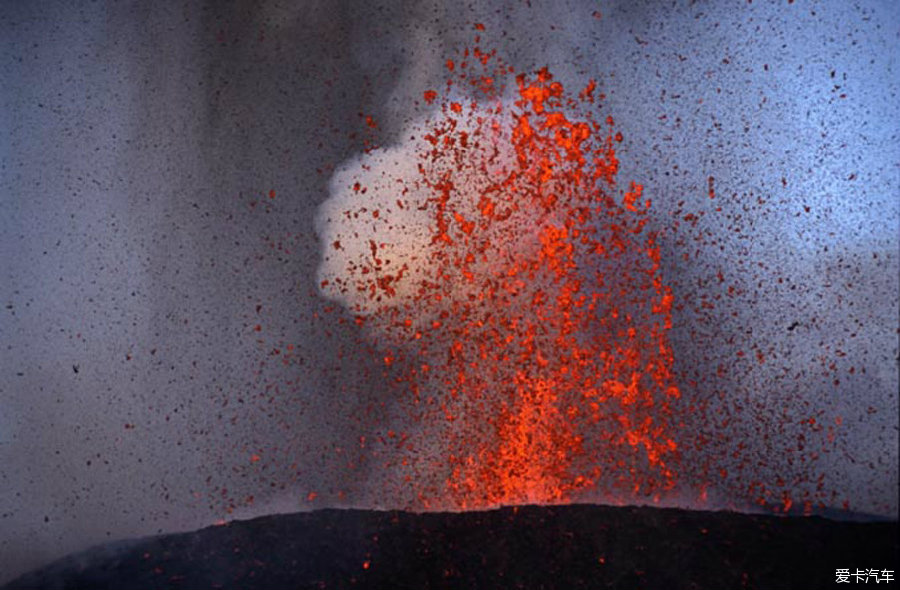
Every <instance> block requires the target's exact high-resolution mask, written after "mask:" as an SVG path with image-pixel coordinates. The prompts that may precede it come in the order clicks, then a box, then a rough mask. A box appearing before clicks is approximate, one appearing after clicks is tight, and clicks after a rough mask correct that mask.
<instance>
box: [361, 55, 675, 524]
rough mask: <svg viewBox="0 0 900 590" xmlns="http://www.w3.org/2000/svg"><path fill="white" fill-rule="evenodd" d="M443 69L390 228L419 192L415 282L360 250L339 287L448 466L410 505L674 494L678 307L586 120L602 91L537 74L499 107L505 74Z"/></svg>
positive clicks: (635, 206)
mask: <svg viewBox="0 0 900 590" xmlns="http://www.w3.org/2000/svg"><path fill="white" fill-rule="evenodd" d="M477 42H478V41H477V38H476V43H477ZM447 67H448V69H449V70H451V72H453V74H452V75H453V76H454V78H453V79H451V80H449V81H448V83H447V88H446V92H445V95H444V96H445V98H444V99H443V103H442V108H441V115H440V116H439V117H438V118H437V119H435V120H432V121H431V123H430V124H429V127H430V129H429V131H428V133H427V134H426V135H425V137H424V139H425V140H426V141H427V144H428V146H429V149H427V150H425V151H424V152H423V153H421V154H419V163H418V171H419V178H418V179H417V180H416V182H415V184H416V187H411V186H406V184H404V182H405V181H404V182H401V179H397V180H398V183H399V184H402V185H403V187H402V189H401V190H398V197H399V198H398V199H397V202H396V206H397V208H398V209H400V210H403V209H404V207H411V206H414V205H413V204H412V203H410V202H407V203H404V197H403V195H405V194H406V193H407V191H411V190H419V191H421V190H425V191H427V192H428V194H429V197H428V198H427V199H426V200H425V201H424V203H425V204H424V205H421V204H420V205H419V207H420V209H421V208H422V207H426V208H427V212H428V217H429V219H430V225H429V227H428V232H429V234H428V240H427V242H428V249H427V256H428V260H427V264H425V265H424V266H425V268H419V269H415V270H414V269H411V268H410V267H409V265H408V264H406V263H403V264H398V263H397V262H395V263H394V264H393V265H392V264H391V261H390V260H389V259H388V258H389V257H388V256H387V255H384V256H383V255H381V254H380V252H390V251H391V250H390V247H389V246H390V245H389V244H386V243H379V242H377V241H376V240H371V241H370V243H369V248H370V250H371V260H370V263H369V264H367V265H366V266H364V267H361V266H354V267H353V268H352V269H348V272H349V274H350V275H351V276H350V280H348V281H347V283H346V284H345V285H344V286H343V288H351V289H354V290H357V291H358V294H363V295H364V296H365V297H366V298H368V299H369V300H371V302H372V303H373V305H372V306H358V309H357V311H359V312H360V317H359V321H360V323H365V325H366V327H367V330H369V333H370V334H374V335H376V336H375V337H376V338H378V339H379V342H378V344H379V347H380V351H379V353H378V354H380V355H382V357H383V359H382V360H383V362H384V364H385V366H386V367H387V368H388V370H390V371H391V372H392V375H393V376H394V378H395V379H396V380H397V381H398V382H402V385H403V387H404V388H405V389H406V390H407V391H408V392H409V397H408V399H407V400H405V401H404V402H403V403H404V405H405V407H406V409H407V411H408V412H409V415H410V416H411V417H413V419H414V420H415V422H416V423H418V424H420V425H422V430H423V432H426V433H428V436H430V437H439V438H440V440H441V443H440V444H441V449H442V450H441V452H440V455H441V460H442V461H445V465H442V466H434V464H433V459H434V458H433V457H429V458H428V459H421V458H418V459H417V458H416V457H411V458H410V460H409V462H408V464H409V465H410V467H409V468H410V469H412V470H415V469H421V468H423V465H424V463H423V461H427V462H428V467H427V468H428V469H429V470H431V471H432V472H434V470H437V471H438V472H440V473H441V474H442V475H441V476H440V477H439V479H441V480H443V484H441V485H438V486H431V487H429V486H426V485H424V484H423V486H422V489H421V490H420V491H419V498H420V499H421V501H422V502H423V504H424V506H425V507H428V506H429V505H433V504H440V505H444V506H446V505H448V504H449V505H451V506H456V507H458V508H479V507H488V506H496V505H502V504H517V503H524V502H528V503H557V502H567V501H571V500H573V499H575V498H577V497H578V494H579V493H580V492H584V491H587V490H596V491H598V492H599V493H601V494H603V495H604V496H605V497H607V498H609V497H617V498H622V499H627V498H631V497H634V496H635V495H638V494H640V495H641V496H648V495H650V496H652V495H656V494H660V493H662V492H664V491H665V490H668V489H672V488H673V487H674V486H675V484H676V480H677V477H678V468H677V462H678V445H677V443H676V440H675V438H676V436H675V434H674V432H675V431H676V430H677V427H676V425H675V422H676V418H675V417H674V412H673V406H672V402H673V400H674V399H675V398H678V397H679V395H680V394H679V390H678V387H677V385H676V383H675V380H674V377H673V374H672V366H673V362H674V361H673V353H672V349H671V347H670V345H669V341H668V338H667V333H668V331H669V329H670V327H671V307H672V301H673V296H672V293H671V290H670V289H669V287H667V286H666V283H665V281H664V280H663V277H662V276H661V273H660V250H659V247H658V246H657V242H656V235H655V233H654V232H653V231H650V229H649V228H648V227H646V226H647V223H648V216H647V214H648V210H649V209H650V206H651V203H650V200H649V199H647V198H645V196H644V195H643V194H642V188H641V186H640V185H637V184H631V186H630V188H629V189H628V190H627V191H624V193H623V192H621V191H619V190H618V189H617V188H616V182H615V178H616V173H617V167H618V161H617V159H616V152H615V143H616V141H617V140H618V141H621V135H620V134H617V133H614V127H613V126H614V121H613V120H612V118H610V117H607V118H606V119H605V120H603V121H598V120H595V117H594V116H593V112H594V111H595V110H596V108H597V105H596V104H595V96H594V93H595V89H596V84H595V83H594V82H593V81H591V82H590V83H589V84H588V85H587V87H585V88H583V89H579V90H580V91H579V92H577V94H576V95H574V96H573V95H572V93H570V92H568V91H567V90H566V89H565V88H564V86H563V84H561V83H560V82H559V81H556V80H554V78H553V76H552V75H551V73H550V72H549V71H548V70H547V69H546V68H545V69H542V70H540V71H538V72H536V73H535V74H533V75H526V74H519V75H518V76H515V84H516V86H515V90H514V92H515V100H514V101H513V102H511V103H510V102H504V101H502V100H500V98H499V97H500V93H502V92H503V88H504V85H501V84H498V81H500V80H504V79H506V78H511V77H512V76H513V75H514V72H513V69H512V68H511V67H508V66H506V65H505V64H503V63H502V62H500V61H499V60H498V59H497V58H496V56H495V55H494V53H486V52H483V51H482V50H481V49H480V48H478V47H476V48H475V49H474V50H472V51H471V52H470V51H469V50H466V51H465V53H464V55H463V58H462V60H461V61H460V63H458V64H457V63H454V62H452V61H451V62H448V64H447ZM476 70H478V72H477V73H476ZM454 85H465V86H468V87H469V88H470V92H471V93H474V94H475V96H476V98H475V99H472V98H467V99H466V100H460V99H458V98H457V99H454V94H455V93H456V92H457V91H456V90H455V88H454ZM424 97H425V99H426V101H428V102H432V101H435V100H439V99H440V96H439V94H438V93H437V92H436V91H433V90H430V91H427V92H425V93H424ZM407 184H408V183H407ZM398 219H402V217H398ZM395 222H398V221H396V220H395ZM398 266H399V267H398ZM411 282H412V284H410V283H411ZM375 303H377V305H374V304H375ZM372 309H375V310H377V311H374V312H373V311H371V310H372ZM364 310H366V311H367V312H368V313H367V314H363V313H362V312H363V311H364ZM432 446H433V445H432ZM404 464H407V461H404ZM410 481H412V482H413V485H415V481H416V478H415V477H411V478H410Z"/></svg>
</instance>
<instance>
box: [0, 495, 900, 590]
mask: <svg viewBox="0 0 900 590" xmlns="http://www.w3.org/2000/svg"><path fill="white" fill-rule="evenodd" d="M898 549H900V545H898V523H897V521H889V522H846V521H845V522H838V521H835V520H829V519H826V518H822V517H819V516H810V517H779V516H770V515H751V514H740V513H734V512H699V511H687V510H680V509H672V508H653V507H609V506H598V505H570V506H522V507H516V508H513V507H509V508H502V509H498V510H492V511H486V512H462V513H409V512H380V511H367V510H337V509H329V510H319V511H315V512H306V513H298V514H284V515H273V516H265V517H262V518H256V519H253V520H247V521H234V522H231V523H229V524H227V525H222V526H213V527H209V528H205V529H202V530H199V531H196V532H192V533H183V534H173V535H164V536H158V537H149V538H145V539H140V540H133V541H125V542H120V543H113V544H111V545H104V546H100V547H95V548H93V549H90V550H88V551H85V552H83V553H79V554H76V555H72V556H69V557H66V558H64V559H62V560H59V561H57V562H55V563H53V564H51V565H49V566H47V567H45V568H42V569H40V570H37V571H34V572H32V573H29V574H27V575H25V576H22V577H20V578H18V579H17V580H14V581H13V582H11V583H10V584H8V585H7V586H5V587H4V590H11V589H17V590H18V589H20V588H60V589H73V590H74V589H91V590H98V589H103V588H110V589H117V590H128V589H132V588H133V589H142V590H149V589H157V588H159V589H161V588H185V589H201V588H210V589H212V588H235V589H238V588H240V589H254V588H260V589H267V590H268V589H281V588H316V589H319V588H379V589H381V588H384V589H398V588H411V589H412V588H414V589H427V588H486V589H491V590H493V589H498V588H567V589H568V588H622V589H626V588H627V589H635V588H644V589H654V588H660V589H666V590H675V589H679V588H684V589H689V588H690V589H699V588H717V589H722V588H735V589H736V588H760V589H770V588H778V589H780V588H802V589H804V590H809V589H815V588H832V587H834V584H835V582H836V571H837V569H839V568H840V569H846V570H849V571H850V572H851V574H855V573H856V572H857V570H858V569H859V570H861V571H869V570H876V569H877V570H878V572H879V574H878V575H879V576H882V575H883V571H884V570H890V571H891V572H892V573H891V574H890V575H891V577H892V581H891V582H890V584H898V583H900V582H898V581H897V574H898V572H897V569H898V568H897V565H898V561H900V560H898ZM850 583H851V584H852V583H857V582H856V579H855V578H854V577H853V575H851V577H850ZM858 583H863V582H861V581H860V582H858ZM867 583H873V584H874V583H876V582H875V579H874V578H871V579H869V580H868V582H867Z"/></svg>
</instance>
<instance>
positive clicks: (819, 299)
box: [0, 0, 900, 583]
mask: <svg viewBox="0 0 900 590" xmlns="http://www.w3.org/2000/svg"><path fill="white" fill-rule="evenodd" d="M595 12H597V14H596V15H595V14H594V13H595ZM474 22H481V23H484V24H485V25H486V29H487V30H486V32H485V33H484V39H485V41H484V45H485V46H488V47H494V48H496V49H497V50H498V52H499V53H500V54H502V55H504V56H505V59H506V60H507V61H509V62H510V63H512V64H513V65H514V66H515V67H516V69H517V71H525V72H527V71H530V70H534V69H536V68H538V67H541V66H544V65H547V66H549V67H550V69H551V71H552V72H554V74H556V75H557V76H558V78H559V79H560V80H562V81H563V82H564V83H566V84H567V85H571V87H573V88H576V87H579V86H581V85H583V84H584V83H585V82H586V81H587V79H588V78H596V79H597V80H598V83H599V85H600V90H602V91H603V92H605V93H606V94H607V96H608V98H607V100H606V101H605V104H604V109H605V111H604V112H605V113H608V114H611V115H612V116H614V117H615V119H616V124H617V128H618V129H619V130H621V131H622V132H623V134H624V136H625V141H624V142H623V143H622V145H621V149H620V150H619V159H620V161H621V169H620V174H619V179H620V182H622V183H627V182H628V181H629V180H636V181H638V182H643V184H644V186H645V194H647V195H648V196H650V197H651V198H652V199H653V200H654V211H655V213H654V215H656V217H655V219H654V224H655V225H656V226H658V227H659V228H668V227H671V225H672V219H673V215H674V212H676V211H677V210H679V209H684V210H685V212H688V211H697V210H700V209H704V210H706V211H707V214H706V215H705V216H704V217H703V218H702V219H701V220H700V222H699V223H698V225H697V226H696V227H695V228H693V230H691V231H690V232H685V231H681V233H679V234H678V235H675V234H672V233H669V234H667V235H668V236H669V237H668V238H667V239H666V241H664V243H663V244H662V246H663V252H664V266H663V269H662V271H663V274H664V276H666V278H667V280H668V281H669V282H670V283H671V284H672V285H673V288H674V289H675V294H676V297H677V300H678V301H679V303H680V304H682V305H683V307H682V308H681V309H680V310H679V311H678V312H677V313H676V314H675V317H674V323H675V325H674V328H673V331H672V334H671V339H672V343H673V346H674V349H675V351H676V363H677V365H678V366H677V368H678V369H679V370H680V371H681V374H682V375H683V379H684V382H683V383H682V390H683V391H684V395H685V397H690V398H691V399H695V400H709V401H710V403H711V404H712V405H713V407H714V412H712V414H715V415H718V416H721V417H722V418H723V419H725V418H729V419H730V422H729V423H730V426H727V427H723V426H722V425H721V423H720V424H710V425H708V432H707V434H709V435H710V436H712V437H713V438H714V439H716V440H715V442H714V443H713V446H712V447H710V449H712V450H711V451H707V452H709V453H714V454H716V455H719V457H717V458H716V460H715V464H716V465H717V466H720V467H730V468H731V470H730V471H731V475H729V476H728V477H725V478H722V479H721V480H717V481H716V482H715V483H714V485H713V486H712V487H713V489H712V490H711V493H712V494H713V495H715V496H716V498H717V500H716V501H717V502H719V503H720V505H723V506H736V507H739V506H742V505H745V504H746V502H747V499H746V498H744V497H740V496H738V495H735V492H734V490H735V489H737V488H740V487H741V485H743V484H744V483H745V480H743V479H742V478H743V477H744V475H737V474H735V472H734V467H735V463H733V462H732V460H731V459H728V457H729V456H730V455H729V453H731V452H732V451H733V450H734V448H735V444H736V443H735V441H738V440H740V441H744V443H745V444H744V446H745V448H744V449H743V450H742V451H741V452H742V453H743V457H744V459H742V460H744V461H750V462H754V467H753V468H752V470H753V471H754V476H755V477H756V478H758V479H762V480H765V481H772V480H774V479H776V478H777V477H784V478H786V479H789V480H790V479H792V478H795V477H796V478H798V479H802V476H809V474H811V473H813V472H814V473H815V474H818V473H825V474H826V482H827V489H828V490H833V491H834V495H833V499H834V505H835V506H840V504H841V503H842V502H843V500H844V499H849V500H850V504H851V508H853V509H855V510H859V511H862V512H870V513H876V514H886V515H896V511H897V483H898V482H897V479H898V476H897V460H898V448H897V420H898V419H897V415H898V399H897V391H898V375H897V354H898V353H897V334H898V320H897V318H898V312H900V310H898V291H900V288H898V276H900V266H898V234H900V227H898V224H900V147H898V146H900V122H898V119H897V117H896V105H897V103H898V96H897V93H898V82H897V80H900V76H898V73H897V71H896V70H897V67H898V57H900V55H898V54H900V10H898V8H897V6H896V5H895V3H894V2H890V1H884V2H875V1H871V2H855V3H854V2H844V1H837V0H835V1H830V2H810V1H806V0H797V1H795V2H788V0H783V1H770V2H762V1H757V2H752V3H750V2H747V3H744V2H737V1H734V2H676V3H667V2H633V1H627V2H626V1H622V2H598V3H596V4H594V3H589V2H568V3H562V4H561V3H560V2H558V1H553V2H549V1H548V2H543V1H538V0H534V1H532V2H493V3H492V2H474V3H454V2H446V3H439V2H421V3H415V2H385V3H377V2H354V1H334V0H327V1H326V0H321V1H319V2H299V3H290V2H284V3H279V2H242V1H235V2H226V3H222V2H209V3H208V5H206V6H204V5H203V4H202V3H184V4H177V5H176V4H175V3H152V4H146V3H136V2H127V3H115V4H114V3H104V2H94V3H71V2H51V1H47V2H5V3H3V5H2V7H0V101H2V103H0V104H2V106H0V207H2V215H0V254H2V255H0V304H2V308H0V346H2V354H0V583H2V582H3V581H5V580H7V579H9V578H12V577H13V576H15V575H16V574H19V573H21V572H23V571H25V570H27V569H30V568H32V567H35V566H38V565H40V564H42V563H44V562H46V561H48V560H50V559H54V558H56V557H60V556H62V555H63V554H65V553H68V552H71V551H74V550H78V549H82V548H85V547H87V546H90V545H93V544H96V543H101V542H105V541H107V540H111V539H118V538H124V537H133V536H139V535H147V534H154V533H157V532H168V531H174V530H184V529H193V528H198V527H201V526H206V525H209V524H211V523H213V522H215V521H216V520H218V519H220V518H231V517H234V516H240V517H244V516H251V515H255V514H261V513H266V512H272V511H292V510H300V509H307V508H310V507H320V506H326V505H358V506H378V507H384V506H397V505H405V502H407V501H408V500H410V498H407V497H406V496H404V493H406V492H404V491H403V490H402V484H401V482H400V481H399V480H400V475H399V473H401V472H400V471H397V470H395V469H394V468H393V467H384V463H385V462H386V461H389V460H390V458H391V457H390V456H389V452H388V451H385V450H383V449H382V450H378V449H377V448H376V445H373V446H372V448H370V449H364V450H360V445H359V440H360V437H361V436H365V437H368V439H369V440H373V439H375V438H377V434H378V433H383V432H384V431H386V430H387V429H388V428H390V427H391V426H394V427H397V428H412V427H413V426H412V425H410V424H404V418H403V417H402V416H399V415H396V409H395V408H394V405H393V404H392V403H391V401H392V400H393V399H396V397H397V396H400V395H402V394H403V393H402V392H400V391H398V390H397V387H395V386H393V385H391V383H390V382H389V381H387V380H385V379H383V378H381V377H380V376H379V375H380V373H378V371H377V370H376V369H377V367H376V365H377V362H376V361H377V359H375V358H373V356H372V355H370V354H369V353H368V352H367V351H365V350H363V349H361V348H360V347H359V346H357V345H356V344H354V343H355V342H356V341H357V340H358V338H359V334H358V333H357V332H356V330H355V328H354V327H352V325H351V324H347V325H341V324H337V323H336V322H335V318H337V317H342V312H341V311H340V310H337V311H336V312H331V313H326V312H324V308H325V307H327V306H328V305H329V304H330V302H328V301H327V300H325V299H323V298H322V297H320V296H319V294H318V290H317V287H316V269H317V266H318V264H319V261H320V257H321V252H320V250H321V248H320V244H319V243H318V242H317V240H316V236H315V228H314V218H315V213H316V210H317V207H318V206H319V205H320V204H321V203H322V202H323V201H325V200H326V199H327V198H328V197H329V180H330V177H331V172H332V171H333V169H334V167H335V166H337V165H340V164H341V163H342V162H346V161H348V160H351V159H352V158H355V157H358V156H359V154H360V153H361V150H362V143H361V140H362V137H363V136H364V135H365V133H366V131H365V130H366V126H365V122H364V120H363V119H362V118H361V117H360V116H359V113H364V114H368V115H372V116H374V117H375V118H376V120H377V121H378V122H379V127H378V129H377V131H376V132H375V133H376V138H377V141H378V142H380V143H381V144H384V145H395V144H399V143H402V141H403V138H401V137H399V133H400V131H401V130H402V129H403V128H404V127H405V126H406V125H408V124H409V123H410V122H411V121H413V120H415V119H416V118H417V117H419V116H420V115H421V114H422V112H423V110H422V109H424V105H421V104H419V105H417V104H416V101H419V102H421V101H420V97H421V96H422V92H423V91H424V90H425V89H428V88H430V87H437V86H438V85H440V84H441V83H442V81H443V79H444V72H443V71H442V65H443V63H444V60H445V59H447V58H448V57H452V56H453V55H454V52H455V51H456V50H458V49H459V48H461V47H462V46H464V45H465V44H467V43H469V42H470V40H471V35H472V27H471V25H472V23H474ZM352 134H357V136H356V137H354V136H353V135H352ZM710 176H713V177H714V178H715V187H716V192H717V195H718V196H717V200H716V203H715V206H718V207H721V209H722V210H721V211H717V212H715V211H713V210H712V209H713V205H711V203H710V200H709V197H708V196H707V186H708V178H709V177H710ZM273 190H274V191H275V195H276V196H275V198H274V199H270V198H269V197H268V195H269V192H270V191H273ZM680 201H684V203H685V204H684V205H679V204H678V203H679V202H680ZM253 203H257V204H255V205H253ZM684 214H686V213H684ZM682 215H683V214H682ZM683 225H686V224H683ZM696 234H699V235H701V236H702V239H701V240H699V241H697V240H694V236H695V235H696ZM679 238H682V239H683V241H681V242H679ZM270 244H271V245H274V248H272V247H270ZM279 244H281V247H282V250H281V251H279V250H278V245H279ZM284 248H288V249H289V250H290V252H284ZM685 253H688V254H689V255H690V256H689V257H688V259H684V257H683V255H684V254H685ZM719 272H721V273H722V277H723V279H722V280H721V281H720V280H719V279H718V273H719ZM729 286H733V287H735V289H736V291H735V292H733V293H732V294H730V295H729V294H728V287H729ZM704 296H705V297H706V298H707V300H708V301H714V302H715V305H714V307H713V308H711V309H710V308H703V307H702V305H701V301H702V298H703V297H704ZM317 313H318V315H315V314H317ZM343 315H344V316H346V314H343ZM346 317H349V316H346ZM257 324H259V325H260V328H261V329H260V331H259V332H257V331H255V329H254V328H255V326H256V325H257ZM326 332H329V333H331V336H330V337H327V335H326ZM287 344H292V345H294V346H295V350H296V354H295V358H294V359H293V360H292V361H291V363H289V364H287V365H285V364H282V363H280V362H279V361H278V360H277V359H276V358H274V357H272V356H271V355H269V352H271V350H272V349H273V348H277V347H284V346H286V345H287ZM738 351H741V352H744V351H746V352H745V356H744V357H741V356H738V355H737V352H738ZM757 351H759V352H760V353H761V354H763V355H764V357H765V358H766V359H767V360H766V362H764V363H759V362H756V360H755V355H756V352H757ZM720 367H722V368H723V369H724V370H722V371H720V370H719V368H720ZM851 369H852V370H851ZM814 416H817V420H818V421H819V422H820V423H822V422H824V423H827V424H828V426H833V425H834V424H835V422H834V420H835V417H837V416H840V421H841V424H840V426H839V427H837V428H834V431H835V433H836V434H835V438H836V442H835V444H833V445H831V446H828V445H824V443H823V442H822V441H823V439H824V437H825V431H824V430H823V431H821V432H819V431H816V430H814V429H811V427H810V426H809V425H808V424H807V425H803V424H801V421H803V420H808V418H809V417H814ZM786 425H787V426H786ZM692 428H693V429H694V430H692V432H693V433H695V434H696V433H697V432H699V431H700V430H702V428H700V427H699V426H697V425H693V427H692ZM722 433H724V434H725V436H723V437H719V438H716V436H715V435H716V434H722ZM800 434H803V435H805V436H806V437H807V438H808V440H810V441H812V442H811V443H810V445H811V446H814V445H819V447H821V448H823V449H824V448H826V447H827V448H828V449H829V450H828V451H827V452H826V451H822V452H821V453H820V455H821V456H820V457H819V458H816V459H813V458H811V456H810V454H809V453H806V452H802V451H798V449H797V440H798V435H800ZM819 447H816V448H819ZM801 455H802V456H804V457H805V458H806V460H808V461H809V462H810V465H806V464H805V463H804V464H803V465H801V464H800V462H798V461H797V459H798V458H799V457H800V456H801ZM254 456H257V457H259V460H254V459H253V457H254ZM763 459H765V463H766V465H761V464H760V463H759V462H760V461H761V460H763ZM789 485H790V484H789ZM804 485H805V484H804ZM798 489H799V488H798ZM310 492H314V493H315V494H316V496H315V498H314V499H313V500H310V499H309V494H310ZM339 492H342V494H340V495H339ZM250 496H253V501H252V502H250V501H248V498H249V497H250ZM231 503H233V504H235V508H236V510H235V511H234V512H233V513H231V514H227V513H226V512H225V508H226V507H227V506H228V505H229V504H231ZM681 503H682V504H683V505H686V506H695V503H694V502H693V500H692V499H690V498H686V499H683V500H682V501H681Z"/></svg>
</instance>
